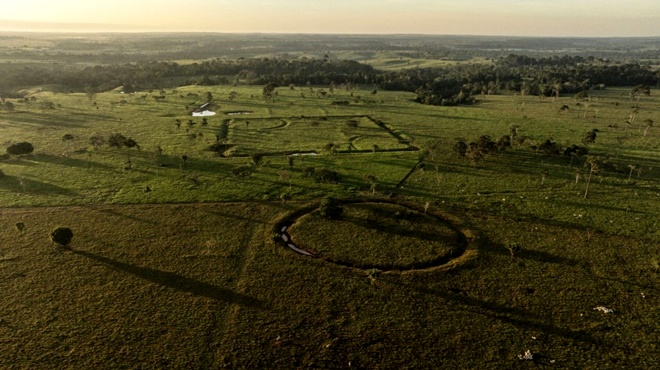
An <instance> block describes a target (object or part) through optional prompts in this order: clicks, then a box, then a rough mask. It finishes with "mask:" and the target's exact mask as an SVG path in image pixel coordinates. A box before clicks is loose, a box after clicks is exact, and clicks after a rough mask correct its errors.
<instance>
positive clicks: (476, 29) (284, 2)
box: [0, 0, 660, 36]
mask: <svg viewBox="0 0 660 370" xmlns="http://www.w3.org/2000/svg"><path fill="white" fill-rule="evenodd" d="M0 30H34V31H42V30H48V31H52V30H59V31H72V30H73V31H189V32H200V31H203V32H264V33H268V32H274V33H385V34H387V33H417V34H469V35H520V36H660V0H463V1H461V0H323V1H317V0H7V1H3V4H2V5H1V6H0Z"/></svg>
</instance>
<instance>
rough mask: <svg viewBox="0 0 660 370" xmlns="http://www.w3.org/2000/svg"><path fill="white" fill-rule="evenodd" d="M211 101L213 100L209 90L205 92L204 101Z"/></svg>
mask: <svg viewBox="0 0 660 370" xmlns="http://www.w3.org/2000/svg"><path fill="white" fill-rule="evenodd" d="M212 101H213V94H211V92H207V93H206V102H207V103H210V102H212Z"/></svg>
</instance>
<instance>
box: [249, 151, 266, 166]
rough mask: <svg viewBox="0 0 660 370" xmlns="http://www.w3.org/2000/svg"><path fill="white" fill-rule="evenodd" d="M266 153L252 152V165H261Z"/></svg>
mask: <svg viewBox="0 0 660 370" xmlns="http://www.w3.org/2000/svg"><path fill="white" fill-rule="evenodd" d="M263 160H264V155H263V154H261V153H255V154H250V165H252V166H257V167H258V166H260V165H261V164H262V163H263Z"/></svg>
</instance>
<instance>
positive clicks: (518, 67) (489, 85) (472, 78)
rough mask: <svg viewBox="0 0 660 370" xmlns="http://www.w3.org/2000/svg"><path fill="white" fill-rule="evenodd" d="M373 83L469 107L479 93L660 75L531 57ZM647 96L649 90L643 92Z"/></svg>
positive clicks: (622, 82)
mask: <svg viewBox="0 0 660 370" xmlns="http://www.w3.org/2000/svg"><path fill="white" fill-rule="evenodd" d="M374 82H375V83H378V84H379V85H380V86H381V88H383V89H386V90H403V91H410V92H416V93H417V101H418V102H420V103H425V104H433V105H456V104H469V103H472V102H474V101H475V98H474V96H475V95H478V94H497V92H498V91H500V90H508V91H516V92H520V94H522V95H538V96H541V97H546V96H553V95H554V96H558V95H559V94H560V93H564V94H577V93H580V92H583V91H586V90H590V89H603V88H606V87H607V86H635V85H641V86H652V85H656V84H658V83H659V82H660V73H658V72H655V71H653V70H652V69H651V68H650V67H649V66H646V65H642V64H635V63H628V64H608V63H605V62H601V63H593V62H589V59H588V58H587V59H585V58H582V57H569V56H565V57H553V58H538V59H537V58H531V57H525V56H516V55H509V56H507V57H505V58H500V59H499V60H497V61H495V63H493V64H459V65H455V66H447V67H443V68H427V69H407V70H403V71H399V72H389V73H382V74H379V75H378V76H375V77H374ZM639 91H640V94H644V91H645V90H643V89H642V90H639Z"/></svg>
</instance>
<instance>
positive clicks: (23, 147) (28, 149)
mask: <svg viewBox="0 0 660 370" xmlns="http://www.w3.org/2000/svg"><path fill="white" fill-rule="evenodd" d="M33 151H34V147H33V146H32V144H30V143H28V142H26V141H23V142H20V143H16V144H12V145H10V146H8V147H7V154H11V155H25V154H30V153H32V152H33Z"/></svg>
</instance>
